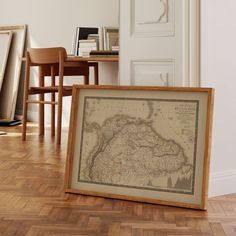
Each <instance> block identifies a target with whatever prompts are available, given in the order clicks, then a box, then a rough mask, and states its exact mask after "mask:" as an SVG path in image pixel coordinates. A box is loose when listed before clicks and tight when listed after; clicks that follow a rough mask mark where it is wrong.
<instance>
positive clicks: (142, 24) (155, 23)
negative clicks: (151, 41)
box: [130, 0, 175, 37]
mask: <svg viewBox="0 0 236 236" xmlns="http://www.w3.org/2000/svg"><path fill="white" fill-rule="evenodd" d="M130 3H131V7H130V9H131V14H130V16H131V35H132V36H134V37H159V36H174V31H175V30H174V28H175V27H174V21H175V20H174V19H175V14H174V8H175V7H174V4H175V2H174V0H149V1H148V2H147V1H143V0H131V1H130ZM148 4H149V5H150V6H149V5H148ZM152 4H154V5H155V9H153V6H152ZM158 9H159V10H158ZM156 10H157V11H156Z"/></svg>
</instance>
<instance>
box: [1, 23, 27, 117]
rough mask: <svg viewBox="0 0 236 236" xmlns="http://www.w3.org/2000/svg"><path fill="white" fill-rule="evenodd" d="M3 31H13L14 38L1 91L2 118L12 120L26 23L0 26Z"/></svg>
mask: <svg viewBox="0 0 236 236" xmlns="http://www.w3.org/2000/svg"><path fill="white" fill-rule="evenodd" d="M2 31H11V32H12V40H11V47H10V51H9V56H8V61H7V65H6V70H5V76H4V81H3V84H2V89H1V92H0V120H1V121H12V120H14V116H15V109H16V100H17V94H18V88H19V82H20V75H21V65H22V57H23V53H24V47H25V37H26V25H19V26H0V32H2Z"/></svg>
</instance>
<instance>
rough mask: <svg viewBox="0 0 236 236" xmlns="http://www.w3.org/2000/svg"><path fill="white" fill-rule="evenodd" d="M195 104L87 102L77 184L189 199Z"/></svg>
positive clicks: (130, 100) (91, 99)
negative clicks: (151, 191)
mask: <svg viewBox="0 0 236 236" xmlns="http://www.w3.org/2000/svg"><path fill="white" fill-rule="evenodd" d="M198 110H199V104H198V101H196V100H174V99H172V100H168V99H146V98H138V99H137V98H122V97H88V96H87V97H85V98H84V108H83V121H82V122H83V123H82V131H81V132H82V133H81V149H80V161H79V173H78V182H86V183H96V184H103V185H110V186H122V187H127V188H131V187H132V188H137V189H146V190H155V191H164V192H173V193H184V194H189V195H193V194H194V193H193V189H194V176H195V164H196V163H195V162H196V145H197V142H196V141H197V130H198V112H199V111H198Z"/></svg>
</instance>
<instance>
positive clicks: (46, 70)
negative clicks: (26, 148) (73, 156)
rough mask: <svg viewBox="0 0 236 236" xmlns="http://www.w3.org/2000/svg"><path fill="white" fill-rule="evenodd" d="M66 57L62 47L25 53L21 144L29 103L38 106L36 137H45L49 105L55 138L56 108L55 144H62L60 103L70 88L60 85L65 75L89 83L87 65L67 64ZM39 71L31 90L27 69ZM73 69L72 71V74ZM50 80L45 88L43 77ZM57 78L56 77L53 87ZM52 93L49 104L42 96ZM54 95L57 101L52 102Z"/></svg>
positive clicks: (52, 131)
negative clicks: (49, 106)
mask: <svg viewBox="0 0 236 236" xmlns="http://www.w3.org/2000/svg"><path fill="white" fill-rule="evenodd" d="M66 58H67V53H66V50H65V49H64V48H62V47H57V48H29V49H27V53H26V68H25V84H24V99H23V128H22V140H25V139H26V128H27V112H28V104H29V103H37V104H39V124H40V125H39V134H40V135H43V134H44V104H51V135H52V136H54V135H55V105H56V104H57V105H58V112H57V144H60V143H61V123H62V102H63V99H62V98H63V96H70V95H71V94H72V86H64V85H63V77H64V74H65V73H67V74H69V75H83V76H84V84H88V81H89V66H88V63H87V62H69V63H67V62H66ZM35 66H37V67H39V85H38V86H30V68H31V67H35ZM71 69H72V70H71ZM45 75H50V76H51V85H50V86H45V83H44V76H45ZM56 76H59V81H58V85H56ZM45 93H51V101H44V94H45ZM55 93H57V94H58V101H57V102H56V101H55ZM35 94H39V99H38V100H29V96H30V95H35Z"/></svg>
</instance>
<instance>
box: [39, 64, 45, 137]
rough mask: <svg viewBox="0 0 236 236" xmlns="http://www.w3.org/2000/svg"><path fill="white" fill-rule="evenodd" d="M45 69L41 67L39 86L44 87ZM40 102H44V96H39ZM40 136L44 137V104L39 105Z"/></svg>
mask: <svg viewBox="0 0 236 236" xmlns="http://www.w3.org/2000/svg"><path fill="white" fill-rule="evenodd" d="M42 70H43V67H42V66H40V67H39V86H41V87H43V86H44V76H43V72H42ZM39 100H40V101H44V94H39ZM39 135H44V104H39Z"/></svg>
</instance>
